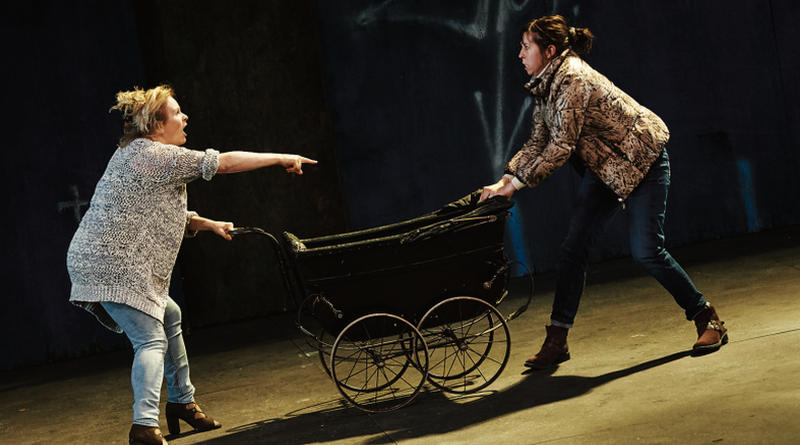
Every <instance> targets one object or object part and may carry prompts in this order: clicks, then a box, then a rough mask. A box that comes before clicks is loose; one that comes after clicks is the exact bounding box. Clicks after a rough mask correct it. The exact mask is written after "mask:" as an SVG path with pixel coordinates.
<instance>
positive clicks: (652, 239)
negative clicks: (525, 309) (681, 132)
mask: <svg viewBox="0 0 800 445" xmlns="http://www.w3.org/2000/svg"><path fill="white" fill-rule="evenodd" d="M593 38H594V36H593V35H592V33H591V32H590V31H589V30H588V29H586V28H573V27H570V26H568V25H567V22H566V20H565V19H564V18H563V17H561V16H560V15H554V16H547V17H541V18H538V19H536V20H533V21H531V22H529V23H528V24H527V25H526V26H525V28H524V29H523V31H522V42H521V45H522V48H521V49H520V52H519V58H520V59H521V60H522V64H523V65H524V67H525V72H526V73H528V74H529V75H530V76H531V80H530V81H529V82H528V83H526V84H525V88H526V89H528V90H529V91H530V93H531V94H532V95H533V98H534V109H533V128H532V129H531V136H530V139H528V141H527V142H526V143H525V144H524V145H523V146H522V148H521V149H520V150H519V151H518V152H517V153H516V154H515V155H514V156H513V158H512V159H511V161H510V162H509V163H508V164H507V165H506V169H505V175H503V177H502V178H501V179H500V180H499V181H498V182H497V183H495V184H492V185H489V186H486V187H484V188H483V193H482V196H481V199H486V198H489V197H492V196H496V195H501V196H506V197H511V195H513V194H514V192H516V191H517V190H519V189H521V188H523V187H525V186H530V187H535V186H536V185H538V184H539V183H541V182H542V181H543V180H544V179H545V178H547V177H548V176H549V175H550V174H551V173H553V171H555V170H556V169H557V168H558V167H560V166H561V165H563V164H564V163H565V162H566V161H567V160H572V161H574V163H575V164H576V165H579V166H580V170H581V171H582V172H583V179H582V181H581V184H580V187H579V191H578V196H577V203H576V208H575V210H574V214H573V216H572V218H571V220H570V223H569V229H568V231H567V235H566V237H565V239H564V241H563V244H562V245H561V250H560V254H559V261H558V278H557V283H556V291H555V298H554V302H553V310H552V313H551V315H550V325H549V326H546V333H547V335H546V338H545V341H544V344H543V345H542V347H541V349H540V350H539V352H538V353H537V354H536V355H534V356H532V357H531V358H529V359H528V360H527V361H526V362H525V366H528V367H530V368H534V369H543V368H548V367H551V366H553V365H555V364H558V363H560V362H563V361H565V360H568V359H569V349H568V347H567V332H568V330H569V329H570V328H572V326H573V323H574V321H575V315H576V314H577V312H578V303H579V302H580V298H581V294H582V293H583V288H584V286H585V283H586V271H587V267H588V252H589V249H590V247H591V246H592V244H593V243H594V241H595V240H596V239H597V235H598V234H599V232H600V230H601V229H602V228H603V226H604V225H605V223H607V222H608V221H609V220H610V219H611V217H612V216H614V215H615V214H616V213H617V212H619V211H620V210H623V211H624V212H625V213H627V215H628V219H629V223H630V233H629V236H630V244H631V253H632V255H633V258H634V260H636V262H637V263H639V264H640V265H641V266H642V267H643V268H644V269H645V270H646V271H647V272H648V273H649V274H650V275H652V276H653V277H654V278H655V279H656V280H658V282H659V283H661V285H662V286H664V288H666V289H667V291H669V293H670V294H672V296H673V297H674V298H675V301H676V302H677V303H678V305H679V306H680V307H681V308H682V309H683V310H684V313H685V315H686V318H687V319H688V320H692V321H694V323H695V326H696V329H697V335H698V338H697V341H696V342H695V344H694V345H693V350H694V351H695V352H703V351H706V352H707V351H713V350H716V349H718V348H719V347H720V346H722V345H723V344H725V343H726V342H727V340H728V334H727V330H726V328H725V327H724V322H722V321H720V320H719V317H718V316H717V313H716V310H715V309H714V307H713V306H711V305H710V304H709V303H708V302H707V301H706V300H705V299H704V298H703V295H702V294H701V293H700V292H699V291H698V290H697V288H695V286H694V284H693V283H692V281H691V279H690V278H689V276H688V275H687V274H686V272H685V271H684V270H683V269H682V268H681V266H680V265H679V264H678V263H677V262H676V261H675V259H674V258H673V257H672V256H671V255H670V254H669V252H667V251H666V249H665V248H664V217H665V212H666V203H667V192H668V190H669V184H670V166H669V157H668V155H667V151H666V148H665V146H666V143H667V140H668V139H669V130H667V126H666V125H665V124H664V122H663V121H662V120H661V119H660V118H659V117H658V116H656V115H655V113H653V112H652V111H650V110H648V109H647V108H645V107H643V106H641V105H639V104H638V103H637V102H636V101H635V100H634V99H633V98H631V97H630V96H628V95H627V94H625V93H624V92H623V91H622V90H620V89H619V88H617V87H616V86H615V85H614V84H613V83H611V81H609V80H608V79H607V78H606V77H605V76H603V75H602V74H600V73H598V72H597V71H595V70H594V69H592V67H590V66H589V65H588V64H587V63H586V62H585V61H584V60H583V59H581V58H580V57H579V55H578V54H586V53H587V52H588V51H589V50H590V49H591V47H592V39H593Z"/></svg>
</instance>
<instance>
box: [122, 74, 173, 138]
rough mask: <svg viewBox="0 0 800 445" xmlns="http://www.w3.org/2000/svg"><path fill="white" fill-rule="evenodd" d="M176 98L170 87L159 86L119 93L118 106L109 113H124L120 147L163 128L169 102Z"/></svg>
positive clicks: (136, 88)
mask: <svg viewBox="0 0 800 445" xmlns="http://www.w3.org/2000/svg"><path fill="white" fill-rule="evenodd" d="M174 96H175V91H174V90H173V89H172V87H171V86H169V85H159V86H157V87H155V88H151V89H149V90H143V89H141V88H139V87H134V88H133V91H120V92H118V93H117V104H116V105H114V106H113V107H111V108H110V109H109V110H108V112H109V113H110V112H111V111H112V110H118V111H119V112H120V113H122V122H123V124H122V137H121V138H120V139H119V146H120V147H124V146H126V145H128V144H129V143H130V142H131V141H132V140H134V139H136V138H140V137H145V136H147V135H149V134H151V133H152V132H153V130H155V129H157V128H159V127H161V126H162V125H163V124H164V122H165V121H166V115H165V114H164V112H165V108H166V105H167V101H168V100H169V98H170V97H174Z"/></svg>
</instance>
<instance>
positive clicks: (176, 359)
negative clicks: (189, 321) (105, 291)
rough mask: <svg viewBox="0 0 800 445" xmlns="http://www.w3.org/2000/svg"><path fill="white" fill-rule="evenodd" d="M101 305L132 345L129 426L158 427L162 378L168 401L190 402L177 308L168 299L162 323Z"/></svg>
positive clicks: (191, 388) (116, 305) (120, 307)
mask: <svg viewBox="0 0 800 445" xmlns="http://www.w3.org/2000/svg"><path fill="white" fill-rule="evenodd" d="M101 304H102V305H103V308H104V309H105V310H106V312H108V315H110V316H111V318H112V319H114V321H115V322H116V323H117V324H118V325H119V326H120V327H121V328H122V330H123V331H124V332H125V335H127V336H128V340H130V341H131V345H133V366H132V367H131V386H133V423H135V424H137V425H143V426H147V427H158V401H159V398H160V396H161V383H162V381H163V379H164V378H165V377H166V379H167V401H168V402H172V403H191V402H193V401H194V386H192V382H191V381H190V380H189V360H188V358H187V356H186V348H185V347H184V345H183V335H181V308H180V307H179V306H178V305H177V304H176V303H175V302H174V301H173V300H172V298H169V297H168V298H167V309H166V313H165V314H164V323H163V324H162V323H161V322H160V321H158V320H156V319H155V318H153V317H151V316H149V315H147V314H145V313H144V312H142V311H140V310H138V309H134V308H132V307H130V306H127V305H124V304H119V303H111V302H102V303H101Z"/></svg>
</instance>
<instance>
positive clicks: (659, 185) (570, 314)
mask: <svg viewBox="0 0 800 445" xmlns="http://www.w3.org/2000/svg"><path fill="white" fill-rule="evenodd" d="M669 181H670V169H669V156H668V155H667V150H666V149H665V150H664V151H663V152H662V154H661V156H660V157H659V158H658V159H656V161H655V163H654V164H653V166H652V167H651V168H650V171H649V172H648V173H647V175H646V176H645V177H644V179H643V180H642V183H641V184H639V185H638V186H637V187H636V188H635V189H634V190H633V192H632V193H631V194H630V196H628V199H626V200H625V201H624V208H625V210H624V213H627V214H628V218H629V223H630V234H629V236H630V243H631V254H632V256H633V259H634V260H635V261H636V262H637V263H638V264H640V265H641V266H642V267H643V268H644V269H645V270H646V271H647V272H648V273H649V274H650V275H652V276H653V277H654V278H655V279H656V280H658V282H659V283H661V285H662V286H664V288H665V289H666V290H667V291H668V292H669V293H670V294H672V296H673V298H675V301H676V302H677V303H678V305H679V306H680V307H681V308H683V310H684V312H685V313H686V318H687V319H688V320H692V319H694V317H695V316H696V315H697V314H698V313H699V312H700V311H701V310H702V309H703V308H704V306H705V304H706V302H705V300H704V299H703V294H701V293H700V292H699V291H698V290H697V288H695V286H694V284H693V283H692V280H691V279H690V278H689V276H688V275H687V274H686V272H685V271H684V270H683V268H681V266H680V265H679V264H678V263H677V261H675V259H674V258H672V256H671V255H670V254H669V252H667V250H666V249H665V248H664V216H665V213H666V207H667V193H668V191H669ZM622 207H623V205H622V203H620V202H619V200H618V198H617V196H616V195H615V194H614V192H612V191H611V190H610V189H609V188H608V187H606V185H605V184H603V182H602V181H601V180H600V178H598V177H597V175H595V174H594V173H592V172H591V171H589V170H588V169H587V170H586V173H585V175H584V177H583V181H582V182H581V185H580V189H579V191H578V198H577V205H576V209H575V213H574V215H573V216H572V219H571V220H570V223H569V231H568V232H567V236H566V238H565V239H564V243H563V244H562V245H561V253H560V257H559V263H558V280H557V283H556V293H555V300H554V302H553V313H552V314H551V316H550V319H551V322H552V323H553V324H555V325H557V326H562V327H567V328H571V327H572V324H573V323H574V322H575V314H577V313H578V303H580V299H581V294H582V293H583V288H584V286H585V285H586V271H587V269H588V256H589V249H590V248H591V247H592V245H593V244H594V242H595V241H596V240H597V237H598V235H599V234H600V232H601V230H602V229H603V227H604V226H605V224H606V223H607V222H608V221H609V220H610V219H611V218H612V217H613V216H614V215H615V214H616V213H617V212H618V211H619V210H620V209H621V208H622Z"/></svg>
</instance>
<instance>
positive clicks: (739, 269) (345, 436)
mask: <svg viewBox="0 0 800 445" xmlns="http://www.w3.org/2000/svg"><path fill="white" fill-rule="evenodd" d="M672 253H673V254H674V255H675V256H676V257H677V258H678V259H679V261H681V262H682V264H683V265H684V267H685V268H686V269H687V270H688V271H689V273H690V275H691V276H692V277H693V279H694V280H695V282H696V284H697V286H698V288H700V289H701V291H703V292H704V293H705V294H706V296H707V298H708V299H709V300H710V301H711V302H712V303H713V304H714V305H715V306H716V307H717V309H718V310H719V313H720V315H721V317H722V318H723V319H724V320H725V321H726V326H727V327H728V328H729V330H730V331H729V333H730V338H731V341H730V343H729V344H728V345H726V346H725V347H723V348H722V349H721V350H720V351H718V352H715V353H712V354H709V355H705V356H701V357H693V356H690V355H689V354H688V351H687V349H688V348H689V347H690V346H691V344H692V343H693V341H694V340H695V334H694V331H693V325H692V324H690V323H689V322H686V321H685V320H683V319H682V311H681V310H680V309H679V308H678V307H677V306H676V305H675V304H674V302H673V301H672V299H671V297H670V296H669V295H668V294H667V293H666V292H665V291H664V290H663V289H662V288H660V287H659V285H658V284H657V283H656V282H655V281H654V280H653V279H651V278H649V277H644V276H641V275H640V274H639V273H638V272H636V271H635V269H634V268H633V266H632V265H631V262H630V260H629V259H622V260H615V261H611V262H606V263H603V264H599V265H597V266H595V267H594V268H593V272H592V273H591V275H590V278H589V286H588V287H587V290H586V294H585V296H584V298H583V301H582V307H581V311H580V314H579V318H578V320H577V324H576V326H575V328H574V329H573V330H572V331H571V332H570V339H569V340H570V350H571V352H572V360H570V361H567V362H565V363H563V364H562V365H561V366H560V367H559V368H558V369H556V370H554V371H553V372H533V373H526V372H524V371H525V369H524V368H523V367H522V366H521V365H522V362H523V361H524V360H525V359H526V358H527V357H528V356H529V355H531V354H532V353H534V352H536V350H538V347H539V346H540V344H541V342H542V339H543V334H544V329H543V326H544V324H545V322H546V321H547V318H548V315H549V306H550V303H551V301H552V281H553V277H552V276H549V275H548V276H543V277H539V279H538V280H537V286H538V289H537V293H536V296H535V298H534V302H533V304H532V305H531V307H530V308H529V310H528V311H527V312H526V313H525V314H524V315H523V316H522V317H520V318H519V319H517V320H514V321H513V322H511V324H510V329H511V339H512V348H511V359H510V362H509V365H508V367H507V368H506V370H505V371H504V372H503V374H502V375H501V376H500V378H499V379H498V380H497V381H496V382H495V383H494V384H492V385H491V386H490V387H489V388H488V390H487V391H484V392H482V393H480V394H478V395H474V396H471V397H464V398H454V397H449V396H447V395H445V394H443V393H441V392H438V391H435V390H434V389H433V388H432V387H429V386H426V389H425V390H424V393H422V394H421V395H420V396H419V397H418V398H417V399H416V400H415V401H414V402H413V404H412V405H410V406H408V407H406V408H403V409H400V410H398V411H394V412H392V413H387V414H366V413H363V412H361V411H358V410H356V409H354V408H351V407H348V406H346V405H344V404H343V403H342V400H341V398H340V396H339V393H338V392H337V390H336V388H335V386H334V384H333V382H332V381H331V380H330V379H329V378H328V377H327V376H326V375H325V374H324V373H323V371H322V368H321V366H320V364H319V360H318V357H317V356H316V355H315V353H314V352H313V351H311V350H310V348H309V347H308V346H307V345H306V344H305V342H304V341H303V340H302V338H301V336H300V335H299V334H297V331H296V330H295V329H294V327H293V325H292V321H291V319H290V318H289V317H287V316H276V317H272V318H270V319H265V320H254V321H250V322H246V323H240V324H237V325H233V326H231V325H229V326H220V327H216V328H207V329H202V330H196V331H195V332H193V333H192V335H191V336H188V337H187V339H186V342H187V345H188V348H189V354H190V362H191V366H192V380H193V382H194V384H195V386H196V387H197V390H198V393H197V395H196V397H197V400H198V401H199V402H200V404H201V405H202V406H203V407H204V408H205V410H206V411H207V412H208V413H210V414H212V415H213V416H214V417H215V418H217V419H218V420H220V421H221V422H222V424H223V427H222V428H221V429H219V430H215V431H212V432H206V433H199V434H192V433H189V434H183V435H181V436H178V437H173V438H170V439H171V440H170V443H171V444H174V445H187V444H209V445H221V444H258V443H275V444H307V443H325V444H384V443H402V444H427V443H437V444H461V443H469V444H496V443H507V444H540V443H547V444H559V445H565V444H630V443H643V444H712V443H723V444H800V377H799V376H800V304H798V296H799V295H800V228H798V227H794V228H789V229H784V230H777V231H771V232H768V233H760V234H754V235H748V236H743V237H738V238H735V239H728V240H719V241H714V242H707V243H702V244H698V245H695V246H690V247H684V248H680V249H673V251H672ZM519 284H520V283H514V286H512V287H513V289H516V287H517V286H518V285H519ZM520 295H521V292H519V291H517V290H515V291H514V292H513V293H512V296H513V297H514V298H512V299H511V301H509V302H508V304H507V306H506V307H505V308H504V312H506V313H507V312H510V310H512V309H514V308H515V307H514V303H519V301H520ZM129 361H130V352H129V351H120V352H115V353H111V354H105V355H102V356H94V357H90V358H86V359H80V360H73V361H69V362H64V363H57V364H52V365H48V366H44V367H39V368H33V369H28V370H24V371H22V372H15V373H7V374H6V375H3V376H2V379H3V380H2V385H0V443H4V444H5V443H9V444H10V443H15V444H39V443H40V444H62V443H63V444H78V443H80V444H110V443H126V440H127V432H128V428H129V427H130V416H131V411H130V405H131V401H132V399H131V397H132V396H131V391H130V387H129V369H128V364H129ZM162 406H163V405H162ZM161 424H162V426H163V427H164V429H165V434H166V421H165V420H163V417H162V421H161ZM185 428H186V426H185V425H184V429H185Z"/></svg>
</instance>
